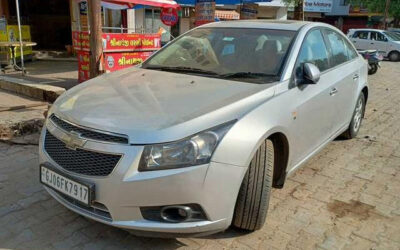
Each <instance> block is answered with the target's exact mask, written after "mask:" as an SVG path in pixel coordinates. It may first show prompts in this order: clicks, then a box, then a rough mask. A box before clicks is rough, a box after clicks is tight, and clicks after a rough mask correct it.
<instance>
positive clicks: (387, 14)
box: [383, 0, 390, 30]
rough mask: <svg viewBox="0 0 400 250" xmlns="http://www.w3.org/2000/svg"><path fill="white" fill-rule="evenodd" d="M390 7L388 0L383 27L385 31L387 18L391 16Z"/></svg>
mask: <svg viewBox="0 0 400 250" xmlns="http://www.w3.org/2000/svg"><path fill="white" fill-rule="evenodd" d="M389 6H390V0H386V6H385V17H384V18H383V27H384V29H385V30H386V29H387V18H388V16H389Z"/></svg>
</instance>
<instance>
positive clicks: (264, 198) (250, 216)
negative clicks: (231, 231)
mask: <svg viewBox="0 0 400 250" xmlns="http://www.w3.org/2000/svg"><path fill="white" fill-rule="evenodd" d="M273 170H274V145H273V144H272V141H271V140H268V139H267V140H265V141H264V142H263V144H262V145H261V146H260V147H259V149H258V150H257V152H256V154H255V155H254V157H253V159H252V160H251V163H250V166H249V167H248V169H247V172H246V175H245V176H244V179H243V182H242V185H241V187H240V191H239V195H238V198H237V201H236V206H235V212H234V215H233V220H232V224H233V226H235V227H237V228H240V229H244V230H249V231H254V230H258V229H260V228H261V227H262V226H263V225H264V222H265V219H266V217H267V211H268V205H269V197H270V194H271V189H272V177H273Z"/></svg>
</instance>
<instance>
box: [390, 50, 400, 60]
mask: <svg viewBox="0 0 400 250" xmlns="http://www.w3.org/2000/svg"><path fill="white" fill-rule="evenodd" d="M389 60H390V61H392V62H397V61H398V60H400V53H399V52H397V51H393V52H391V53H390V54H389Z"/></svg>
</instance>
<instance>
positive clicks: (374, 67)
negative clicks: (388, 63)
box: [368, 63, 378, 75]
mask: <svg viewBox="0 0 400 250" xmlns="http://www.w3.org/2000/svg"><path fill="white" fill-rule="evenodd" d="M369 67H370V68H369V69H368V75H373V74H375V73H376V71H378V65H376V64H375V63H372V64H370V65H369Z"/></svg>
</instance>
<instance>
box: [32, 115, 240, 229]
mask: <svg viewBox="0 0 400 250" xmlns="http://www.w3.org/2000/svg"><path fill="white" fill-rule="evenodd" d="M46 126H47V123H46ZM45 133H46V129H43V131H42V135H41V139H40V143H39V159H40V164H45V165H51V166H53V167H54V168H56V169H57V170H59V171H60V172H61V173H63V174H64V175H65V176H67V177H68V176H71V177H73V178H75V179H77V180H81V181H82V182H86V183H93V184H95V201H94V203H95V204H97V205H93V207H90V208H87V207H83V206H81V205H79V204H76V203H74V202H73V201H71V200H70V199H68V197H65V196H63V195H61V194H60V193H58V192H56V191H54V190H52V189H50V188H48V187H45V189H46V190H47V191H48V192H49V194H50V195H51V196H53V197H54V198H55V199H56V200H58V201H59V202H60V203H62V204H63V205H64V206H66V207H67V208H69V209H71V210H72V211H74V212H76V213H79V214H81V215H83V216H85V217H88V218H91V219H93V220H96V221H99V222H102V223H105V224H108V225H111V226H116V227H120V228H124V229H129V230H133V231H142V232H155V233H161V234H163V233H166V234H173V235H174V234H179V235H181V234H182V235H184V234H186V235H196V234H202V233H212V232H217V231H223V230H224V229H226V228H228V227H229V226H230V224H231V221H232V217H233V211H234V207H235V203H236V197H237V194H238V191H239V188H240V185H241V182H242V179H243V176H244V174H245V171H246V168H243V167H238V166H233V165H228V164H223V163H217V162H211V163H210V164H206V165H200V166H193V167H187V168H181V169H170V170H160V171H149V172H139V171H138V170H137V167H138V163H139V160H140V156H141V153H142V151H143V146H132V145H123V144H109V143H101V142H95V141H88V142H87V143H86V144H85V145H84V147H83V148H84V149H85V150H92V151H98V152H109V153H118V154H122V158H121V160H120V161H119V163H118V164H117V166H116V167H115V168H114V170H113V171H112V172H111V174H110V175H108V176H105V177H93V176H86V175H80V174H76V173H71V172H69V171H66V170H65V169H63V168H62V167H61V166H59V165H58V164H57V163H56V162H54V161H53V160H52V159H51V158H50V157H49V155H48V154H47V153H46V151H45V149H44V138H45ZM99 204H100V205H101V208H100V209H99ZM174 204H198V205H200V206H201V207H202V209H203V210H204V213H205V215H206V217H207V220H203V221H196V222H182V223H168V222H159V221H150V220H146V219H144V218H143V216H142V214H141V211H140V208H141V207H150V206H166V205H174Z"/></svg>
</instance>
